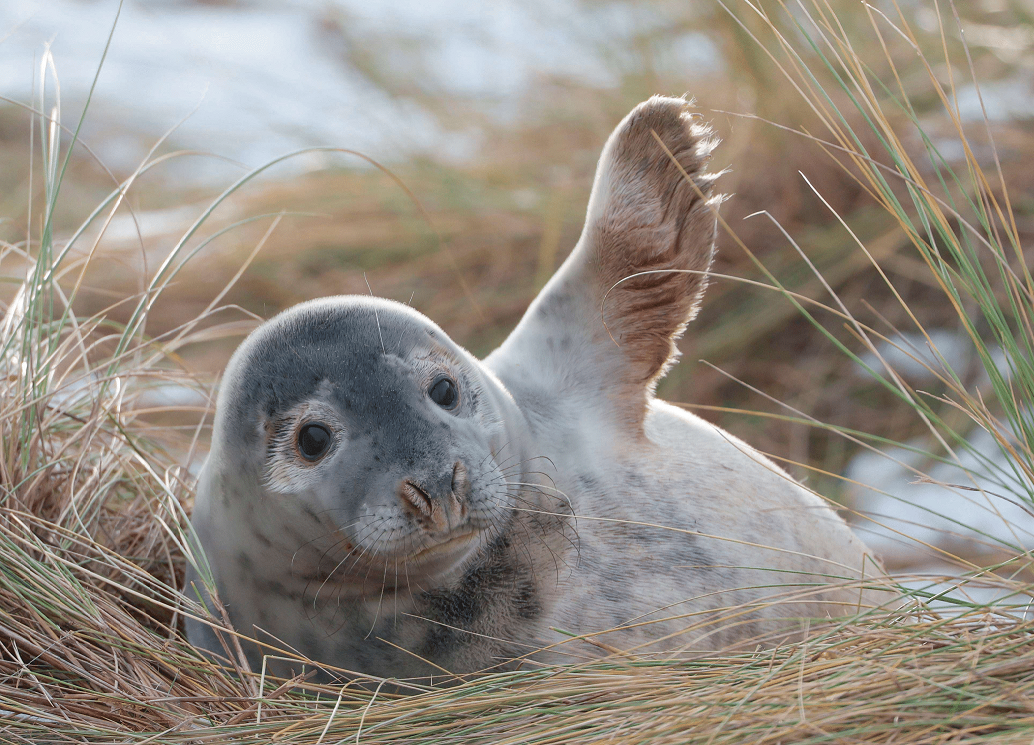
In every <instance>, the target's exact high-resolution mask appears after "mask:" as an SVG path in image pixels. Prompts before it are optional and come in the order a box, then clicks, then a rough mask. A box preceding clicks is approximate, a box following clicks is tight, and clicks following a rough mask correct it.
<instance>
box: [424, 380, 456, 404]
mask: <svg viewBox="0 0 1034 745" xmlns="http://www.w3.org/2000/svg"><path fill="white" fill-rule="evenodd" d="M427 395H428V396H430V397H431V400H432V401H434V402H435V403H436V404H438V405H439V406H441V407H442V408H443V409H453V408H455V407H456V401H458V400H459V397H460V394H459V391H457V390H456V384H455V383H453V382H452V380H451V379H449V378H438V380H436V381H435V382H434V384H433V385H432V386H431V387H430V388H429V389H428V391H427Z"/></svg>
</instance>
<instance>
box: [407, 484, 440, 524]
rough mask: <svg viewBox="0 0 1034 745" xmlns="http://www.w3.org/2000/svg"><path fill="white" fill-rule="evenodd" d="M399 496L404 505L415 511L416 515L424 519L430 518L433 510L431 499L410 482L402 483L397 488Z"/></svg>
mask: <svg viewBox="0 0 1034 745" xmlns="http://www.w3.org/2000/svg"><path fill="white" fill-rule="evenodd" d="M399 496H400V497H401V498H402V501H403V502H405V503H406V505H408V506H409V507H412V508H413V509H414V510H416V512H417V514H419V515H422V516H424V517H430V516H431V512H432V508H433V505H432V503H431V497H430V496H428V494H427V492H425V491H424V490H423V489H421V488H420V487H419V486H417V485H416V484H414V483H413V482H412V481H403V482H402V486H401V487H400V488H399Z"/></svg>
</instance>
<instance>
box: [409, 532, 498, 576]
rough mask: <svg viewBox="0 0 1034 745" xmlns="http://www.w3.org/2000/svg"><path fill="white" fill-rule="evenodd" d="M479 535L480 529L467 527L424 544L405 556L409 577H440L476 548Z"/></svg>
mask: <svg viewBox="0 0 1034 745" xmlns="http://www.w3.org/2000/svg"><path fill="white" fill-rule="evenodd" d="M481 536H482V531H480V530H475V529H469V530H465V531H463V532H461V533H459V534H457V535H451V536H449V537H448V538H447V539H446V540H444V541H441V542H440V543H435V544H433V545H431V546H425V547H424V548H422V549H420V550H419V551H416V552H415V553H412V554H410V555H408V556H407V557H405V565H406V571H407V573H408V575H409V576H410V577H424V578H426V579H430V578H432V577H440V576H442V575H444V574H446V573H448V572H450V571H451V570H453V569H455V568H456V567H458V566H459V565H460V564H462V563H463V562H464V560H466V559H467V557H469V556H470V555H471V554H472V553H473V552H474V551H475V550H476V548H477V546H478V544H479V543H480V541H479V538H481Z"/></svg>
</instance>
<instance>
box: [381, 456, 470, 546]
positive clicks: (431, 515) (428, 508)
mask: <svg viewBox="0 0 1034 745" xmlns="http://www.w3.org/2000/svg"><path fill="white" fill-rule="evenodd" d="M469 491H470V482H469V480H468V479H467V469H466V468H465V467H464V465H463V464H462V463H460V462H459V461H456V463H455V465H453V467H452V470H451V472H449V473H446V474H443V475H442V476H440V477H438V478H424V479H420V481H419V482H418V481H417V480H416V479H404V480H403V481H402V483H401V484H399V490H398V494H399V499H401V500H402V505H403V506H404V507H405V508H406V510H408V511H409V512H410V513H411V514H412V515H413V516H414V517H415V518H416V520H417V522H418V523H420V526H421V527H423V528H424V529H425V530H431V531H435V532H448V531H450V530H452V529H453V528H455V527H457V526H459V525H460V524H461V523H462V522H463V520H464V519H465V518H466V517H467V493H468V492H469Z"/></svg>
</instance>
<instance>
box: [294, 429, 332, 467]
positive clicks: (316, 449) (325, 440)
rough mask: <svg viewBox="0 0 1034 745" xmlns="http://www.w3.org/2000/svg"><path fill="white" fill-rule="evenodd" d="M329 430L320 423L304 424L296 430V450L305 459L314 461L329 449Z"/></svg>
mask: <svg viewBox="0 0 1034 745" xmlns="http://www.w3.org/2000/svg"><path fill="white" fill-rule="evenodd" d="M330 442H331V437H330V432H328V431H327V428H326V427H324V426H323V425H322V424H306V425H305V426H304V427H302V428H301V429H300V430H298V452H300V453H301V454H302V457H303V458H305V460H311V461H316V460H319V459H320V458H322V457H323V456H324V454H326V452H327V450H329V449H330Z"/></svg>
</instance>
